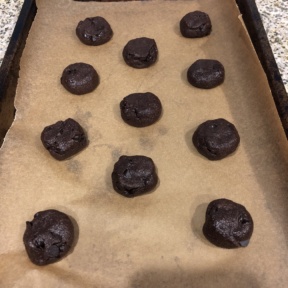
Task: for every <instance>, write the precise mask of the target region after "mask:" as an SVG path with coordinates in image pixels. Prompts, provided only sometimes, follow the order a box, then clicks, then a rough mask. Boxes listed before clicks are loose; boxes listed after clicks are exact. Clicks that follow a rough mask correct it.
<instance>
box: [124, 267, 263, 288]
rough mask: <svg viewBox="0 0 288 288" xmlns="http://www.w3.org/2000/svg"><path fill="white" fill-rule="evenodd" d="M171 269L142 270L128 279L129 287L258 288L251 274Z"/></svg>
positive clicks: (258, 285)
mask: <svg viewBox="0 0 288 288" xmlns="http://www.w3.org/2000/svg"><path fill="white" fill-rule="evenodd" d="M178 268H179V269H178V270H177V271H172V270H152V269H151V270H148V269H147V270H144V271H141V272H138V273H137V274H136V275H134V277H132V279H131V281H130V286H129V288H243V287H249V288H260V287H261V286H260V284H259V283H258V281H257V280H256V279H255V278H254V277H253V276H251V275H248V274H244V273H242V272H241V273H240V272H235V271H229V270H228V271H227V272H226V273H225V272H222V271H221V272H220V271H217V270H205V271H185V270H183V269H182V268H180V267H178Z"/></svg>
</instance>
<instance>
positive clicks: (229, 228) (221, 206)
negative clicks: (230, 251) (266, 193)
mask: <svg viewBox="0 0 288 288" xmlns="http://www.w3.org/2000/svg"><path fill="white" fill-rule="evenodd" d="M252 233H253V220H252V217H251V215H250V214H249V212H248V211H247V210H246V208H245V207H244V206H242V205H240V204H238V203H235V202H233V201H231V200H228V199H217V200H214V201H212V202H211V203H210V204H209V205H208V207H207V210H206V219H205V224H204V226H203V234H204V236H205V237H206V238H207V240H209V241H210V242H211V243H212V244H214V245H216V246H218V247H222V248H238V247H246V246H247V245H248V244H249V240H250V238H251V236H252Z"/></svg>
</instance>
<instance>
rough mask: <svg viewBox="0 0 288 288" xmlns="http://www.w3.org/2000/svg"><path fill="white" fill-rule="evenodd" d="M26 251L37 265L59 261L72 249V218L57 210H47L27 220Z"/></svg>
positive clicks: (24, 239) (24, 237) (24, 238)
mask: <svg viewBox="0 0 288 288" xmlns="http://www.w3.org/2000/svg"><path fill="white" fill-rule="evenodd" d="M23 241H24V245H25V249H26V252H27V254H28V257H29V258H30V260H31V261H32V262H33V263H34V264H36V265H40V266H43V265H47V264H51V263H54V262H56V261H59V260H60V259H62V258H63V257H64V256H66V255H67V253H68V252H69V251H70V249H71V247H72V245H73V241H74V226H73V223H72V221H71V220H70V218H69V217H68V216H67V215H66V214H64V213H62V212H60V211H57V210H45V211H41V212H38V213H36V214H35V215H34V219H33V220H32V221H31V222H30V221H27V222H26V230H25V233H24V236H23Z"/></svg>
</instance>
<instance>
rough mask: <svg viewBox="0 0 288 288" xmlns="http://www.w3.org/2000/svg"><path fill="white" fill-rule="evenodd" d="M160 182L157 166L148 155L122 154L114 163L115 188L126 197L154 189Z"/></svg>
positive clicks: (113, 181) (113, 177) (113, 178)
mask: <svg viewBox="0 0 288 288" xmlns="http://www.w3.org/2000/svg"><path fill="white" fill-rule="evenodd" d="M157 182H158V176H157V174H156V168H155V165H154V162H153V160H152V159H151V158H149V157H146V156H121V157H120V158H119V160H118V161H117V162H116V163H115V165H114V170H113V173H112V183H113V187H114V190H115V191H116V192H118V193H119V194H121V195H123V196H125V197H129V198H131V197H134V196H139V195H142V194H144V193H147V192H149V191H151V190H153V189H154V188H155V187H156V185H157Z"/></svg>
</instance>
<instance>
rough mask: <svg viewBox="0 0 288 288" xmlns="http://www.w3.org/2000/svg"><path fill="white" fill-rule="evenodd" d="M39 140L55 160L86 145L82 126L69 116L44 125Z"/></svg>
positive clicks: (69, 155)
mask: <svg viewBox="0 0 288 288" xmlns="http://www.w3.org/2000/svg"><path fill="white" fill-rule="evenodd" d="M41 141H42V143H43V145H44V147H45V148H46V149H47V150H48V151H49V152H50V154H51V156H53V157H54V158H55V159H57V160H65V159H67V158H69V157H71V156H73V155H75V154H76V153H78V152H80V151H81V150H83V149H84V148H85V147H86V146H87V145H88V141H87V139H86V135H85V132H84V130H83V128H82V127H81V126H80V124H79V123H78V122H76V121H75V120H73V119H71V118H68V119H67V120H65V121H58V122H56V123H55V124H52V125H50V126H47V127H45V128H44V130H43V131H42V133H41Z"/></svg>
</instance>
